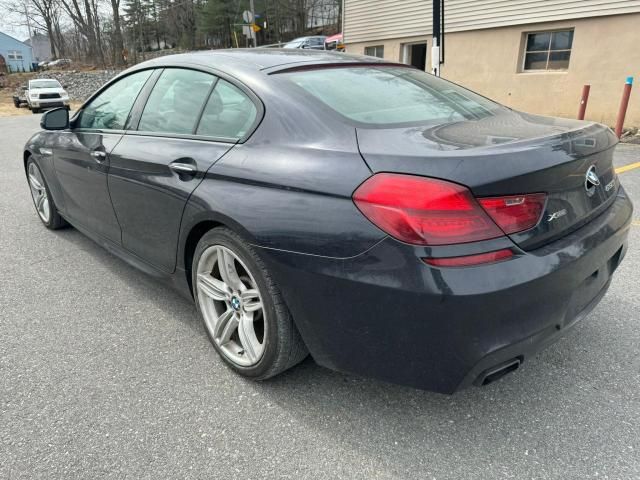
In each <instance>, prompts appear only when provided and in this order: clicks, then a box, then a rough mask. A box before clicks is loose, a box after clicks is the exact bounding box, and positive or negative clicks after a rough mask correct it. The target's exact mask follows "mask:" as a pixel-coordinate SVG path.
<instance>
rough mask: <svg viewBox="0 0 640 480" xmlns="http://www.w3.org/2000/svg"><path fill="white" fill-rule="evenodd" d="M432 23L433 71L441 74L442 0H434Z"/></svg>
mask: <svg viewBox="0 0 640 480" xmlns="http://www.w3.org/2000/svg"><path fill="white" fill-rule="evenodd" d="M431 24H432V25H433V41H432V42H433V43H432V47H431V69H432V73H433V74H434V75H435V76H436V77H439V76H440V45H441V43H440V42H441V41H440V30H441V27H440V0H433V14H432V20H431Z"/></svg>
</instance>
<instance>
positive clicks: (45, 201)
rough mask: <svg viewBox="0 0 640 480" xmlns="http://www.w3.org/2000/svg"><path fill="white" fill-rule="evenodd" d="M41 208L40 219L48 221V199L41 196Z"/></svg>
mask: <svg viewBox="0 0 640 480" xmlns="http://www.w3.org/2000/svg"><path fill="white" fill-rule="evenodd" d="M41 206H42V210H41V212H42V217H43V218H44V219H45V220H46V221H48V220H49V198H48V197H47V196H46V195H43V196H42V202H41Z"/></svg>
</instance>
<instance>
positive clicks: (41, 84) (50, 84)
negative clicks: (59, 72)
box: [29, 80, 62, 88]
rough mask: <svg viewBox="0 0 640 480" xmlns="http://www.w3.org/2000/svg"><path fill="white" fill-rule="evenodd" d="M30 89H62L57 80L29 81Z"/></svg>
mask: <svg viewBox="0 0 640 480" xmlns="http://www.w3.org/2000/svg"><path fill="white" fill-rule="evenodd" d="M29 86H30V87H31V88H62V87H61V86H60V83H58V81H57V80H31V82H30V83H29Z"/></svg>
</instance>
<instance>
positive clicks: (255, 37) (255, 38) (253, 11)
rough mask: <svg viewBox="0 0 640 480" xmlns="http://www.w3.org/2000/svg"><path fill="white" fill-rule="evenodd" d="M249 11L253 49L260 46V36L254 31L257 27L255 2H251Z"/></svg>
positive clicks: (250, 0)
mask: <svg viewBox="0 0 640 480" xmlns="http://www.w3.org/2000/svg"><path fill="white" fill-rule="evenodd" d="M249 10H251V43H252V45H251V46H252V47H257V46H258V34H257V33H256V31H255V30H254V29H253V27H254V25H256V8H255V5H254V4H253V0H249Z"/></svg>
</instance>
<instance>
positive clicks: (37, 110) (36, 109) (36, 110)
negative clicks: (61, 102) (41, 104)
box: [31, 108, 40, 114]
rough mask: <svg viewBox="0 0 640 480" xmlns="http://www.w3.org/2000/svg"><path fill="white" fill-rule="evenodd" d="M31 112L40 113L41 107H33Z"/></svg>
mask: <svg viewBox="0 0 640 480" xmlns="http://www.w3.org/2000/svg"><path fill="white" fill-rule="evenodd" d="M31 113H34V114H35V113H40V109H39V108H32V109H31Z"/></svg>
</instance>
